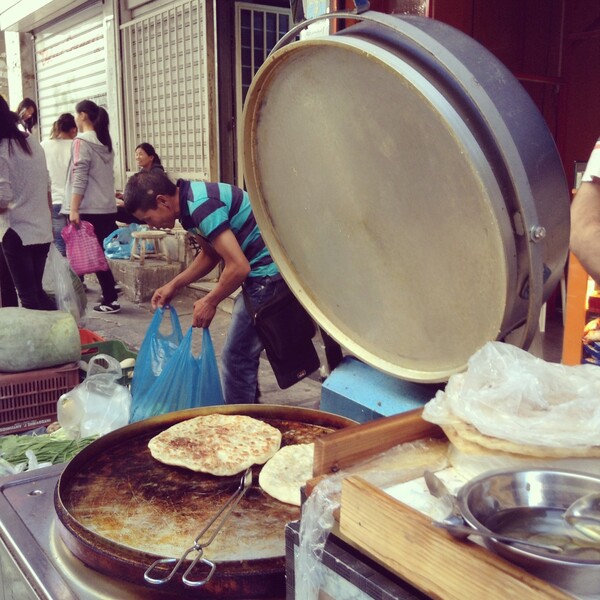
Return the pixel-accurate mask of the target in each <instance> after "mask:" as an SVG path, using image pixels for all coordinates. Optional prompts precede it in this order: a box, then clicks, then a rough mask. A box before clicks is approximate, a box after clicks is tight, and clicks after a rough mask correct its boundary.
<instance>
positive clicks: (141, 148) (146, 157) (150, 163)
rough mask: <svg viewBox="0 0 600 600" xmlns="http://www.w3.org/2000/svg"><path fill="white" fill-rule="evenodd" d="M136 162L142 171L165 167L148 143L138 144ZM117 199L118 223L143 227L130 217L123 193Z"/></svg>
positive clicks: (159, 169)
mask: <svg viewBox="0 0 600 600" xmlns="http://www.w3.org/2000/svg"><path fill="white" fill-rule="evenodd" d="M135 162H136V163H137V165H138V167H139V168H140V169H139V170H140V171H163V172H164V170H165V169H164V167H163V166H162V164H161V162H160V156H159V155H158V154H157V153H156V150H155V149H154V146H153V145H152V144H149V143H148V142H142V143H141V144H138V145H137V146H136V149H135ZM115 198H117V221H118V222H119V223H125V224H127V225H129V224H131V223H137V224H139V225H143V224H144V223H143V222H142V221H140V220H139V219H136V218H135V217H134V216H133V215H130V214H129V213H128V212H127V211H126V210H125V207H124V206H123V193H122V192H116V193H115Z"/></svg>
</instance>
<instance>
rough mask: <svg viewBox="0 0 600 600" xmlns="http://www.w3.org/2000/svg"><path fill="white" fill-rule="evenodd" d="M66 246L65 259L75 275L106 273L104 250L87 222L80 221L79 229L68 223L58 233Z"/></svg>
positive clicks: (92, 227) (91, 226)
mask: <svg viewBox="0 0 600 600" xmlns="http://www.w3.org/2000/svg"><path fill="white" fill-rule="evenodd" d="M60 235H61V236H62V238H63V240H65V244H66V246H67V258H68V259H69V262H70V263H71V268H72V269H73V271H75V273H76V274H77V275H85V274H86V273H95V272H96V271H108V268H109V267H108V262H107V261H106V256H104V250H102V247H101V246H100V244H99V243H98V239H97V238H96V235H95V234H94V226H93V225H92V224H91V223H90V222H89V221H81V222H80V224H79V228H77V227H75V225H73V223H69V224H68V225H67V226H66V227H64V228H63V230H62V231H61V232H60Z"/></svg>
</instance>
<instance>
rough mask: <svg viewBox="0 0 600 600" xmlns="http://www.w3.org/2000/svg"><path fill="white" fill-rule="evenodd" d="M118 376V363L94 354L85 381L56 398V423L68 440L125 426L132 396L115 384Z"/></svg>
mask: <svg viewBox="0 0 600 600" xmlns="http://www.w3.org/2000/svg"><path fill="white" fill-rule="evenodd" d="M121 376H122V372H121V365H120V364H119V361H118V360H116V359H115V358H113V357H112V356H108V355H107V354H97V355H96V356H94V357H93V358H92V359H91V360H90V363H89V367H88V372H87V376H86V378H85V380H84V381H83V382H82V383H80V384H79V385H78V386H76V387H75V388H73V389H72V390H71V391H70V392H67V393H66V394H63V395H62V396H61V397H60V398H59V399H58V406H57V414H58V422H59V423H60V425H61V427H62V428H63V429H64V430H65V432H66V433H67V435H68V436H69V437H70V438H71V439H81V438H85V437H89V436H96V435H104V434H106V433H109V432H110V431H114V430H115V429H118V428H119V427H123V426H125V425H127V423H128V422H129V417H130V414H131V393H130V392H129V389H128V388H126V387H125V386H123V385H120V384H119V383H117V380H118V379H120V378H121Z"/></svg>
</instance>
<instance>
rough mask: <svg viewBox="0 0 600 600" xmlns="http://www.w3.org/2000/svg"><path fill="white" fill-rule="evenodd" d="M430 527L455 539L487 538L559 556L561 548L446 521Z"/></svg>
mask: <svg viewBox="0 0 600 600" xmlns="http://www.w3.org/2000/svg"><path fill="white" fill-rule="evenodd" d="M432 525H434V526H435V527H440V528H442V529H445V530H446V531H447V532H448V533H449V534H450V535H452V536H454V537H456V538H459V539H461V538H466V537H468V536H470V535H478V536H479V537H482V538H489V539H493V540H496V541H497V542H503V543H505V544H521V545H523V546H530V547H532V548H536V549H537V550H544V551H545V552H550V553H552V554H561V553H562V552H563V548H561V547H560V546H554V545H553V544H540V543H539V542H530V541H529V540H521V539H519V538H514V537H510V536H508V535H502V534H500V533H494V532H493V531H483V530H482V529H475V528H474V527H470V526H469V525H457V524H456V523H451V522H448V521H433V523H432Z"/></svg>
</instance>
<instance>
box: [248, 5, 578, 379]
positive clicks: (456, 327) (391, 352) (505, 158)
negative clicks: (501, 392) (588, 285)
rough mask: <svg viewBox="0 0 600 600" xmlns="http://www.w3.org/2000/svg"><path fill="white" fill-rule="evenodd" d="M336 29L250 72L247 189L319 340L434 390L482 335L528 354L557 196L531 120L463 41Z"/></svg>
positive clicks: (429, 25)
mask: <svg viewBox="0 0 600 600" xmlns="http://www.w3.org/2000/svg"><path fill="white" fill-rule="evenodd" d="M353 18H357V19H359V20H362V21H363V22H361V23H359V24H357V25H354V26H352V27H351V28H349V29H346V30H344V31H343V32H341V33H340V34H336V35H332V36H326V37H323V38H318V39H306V40H301V41H296V42H292V43H289V44H288V41H289V39H290V38H291V37H292V36H294V35H296V34H297V33H298V30H297V29H296V30H293V31H292V32H291V33H290V36H289V37H286V38H285V39H284V40H283V41H282V46H281V47H278V48H277V49H276V51H275V52H273V53H272V54H271V56H270V57H269V58H268V59H267V61H266V62H265V64H264V65H263V66H262V67H261V69H260V70H259V72H258V73H257V75H256V76H255V78H254V80H253V83H252V86H251V88H250V90H249V92H248V96H247V99H246V105H245V107H244V128H245V129H244V150H245V176H246V182H247V185H248V191H249V194H250V198H251V201H252V205H253V209H254V213H255V215H256V219H257V222H258V225H259V227H260V229H261V231H262V234H263V237H264V238H265V241H266V243H267V246H268V248H269V250H270V251H271V253H272V255H273V257H274V259H275V261H276V262H277V264H278V265H279V267H280V269H281V272H282V274H283V276H284V278H285V279H286V281H287V282H288V284H289V285H290V287H291V289H292V290H293V291H294V293H295V294H296V296H297V297H298V298H299V299H300V301H301V302H302V303H303V304H304V306H305V307H306V308H307V309H308V311H309V312H310V313H311V314H312V316H313V317H314V318H315V319H316V320H317V321H318V322H319V324H320V325H321V326H322V327H323V328H324V329H325V330H326V331H327V332H328V333H329V334H330V335H331V336H332V337H333V338H334V339H336V340H337V341H338V342H339V343H340V344H342V346H344V347H345V348H347V349H348V350H349V351H350V352H351V353H353V354H354V355H356V356H357V357H359V358H361V359H362V360H364V361H365V362H367V363H369V364H371V365H373V366H375V367H377V368H379V369H381V370H383V371H385V372H388V373H391V374H392V375H395V376H398V377H400V378H403V379H407V380H412V381H419V382H434V381H443V380H445V379H447V378H448V377H449V376H450V375H451V374H453V373H455V372H459V371H461V370H463V369H464V368H465V366H466V363H467V361H468V359H469V357H470V356H471V355H472V354H473V353H474V352H475V351H476V350H478V349H479V348H480V347H481V346H482V345H483V344H484V343H485V342H487V341H490V340H495V339H505V336H507V335H508V334H511V336H512V338H513V339H511V340H510V341H511V342H512V343H514V344H516V345H520V346H523V347H527V346H528V345H529V343H530V342H531V340H532V338H533V335H534V333H535V331H536V329H537V322H538V315H539V311H540V307H541V305H542V303H543V302H544V301H545V299H546V297H547V296H548V295H549V293H550V292H551V291H552V290H553V289H554V288H555V286H556V284H557V283H558V281H559V278H560V275H561V273H562V269H563V266H564V262H565V260H566V255H567V248H568V231H569V195H568V188H567V185H566V182H565V178H564V172H563V169H562V165H561V162H560V159H559V156H558V153H557V151H556V147H555V145H554V141H553V139H552V137H551V135H550V133H549V131H548V129H547V127H546V124H545V123H544V121H543V118H542V117H541V115H540V114H539V112H538V110H537V108H536V107H535V105H534V104H533V102H532V101H531V99H530V98H529V96H528V95H527V93H526V92H525V91H524V90H523V88H522V87H521V85H520V84H519V83H518V82H517V80H516V79H515V78H514V77H513V76H512V75H511V74H510V73H509V72H508V70H507V69H506V68H505V67H503V65H502V64H501V63H500V62H499V61H498V60H497V59H496V58H494V56H492V55H491V54H490V53H489V52H487V51H486V50H485V49H484V48H483V47H482V46H480V45H479V44H478V43H477V42H475V41H474V40H473V39H472V38H470V37H468V36H466V35H464V34H462V33H461V32H459V31H457V30H455V29H453V28H452V27H449V26H447V25H444V24H443V23H440V22H437V21H434V20H432V19H425V18H420V17H395V16H390V15H383V14H379V13H374V12H366V13H364V14H362V15H353ZM511 332H512V333H511Z"/></svg>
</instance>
